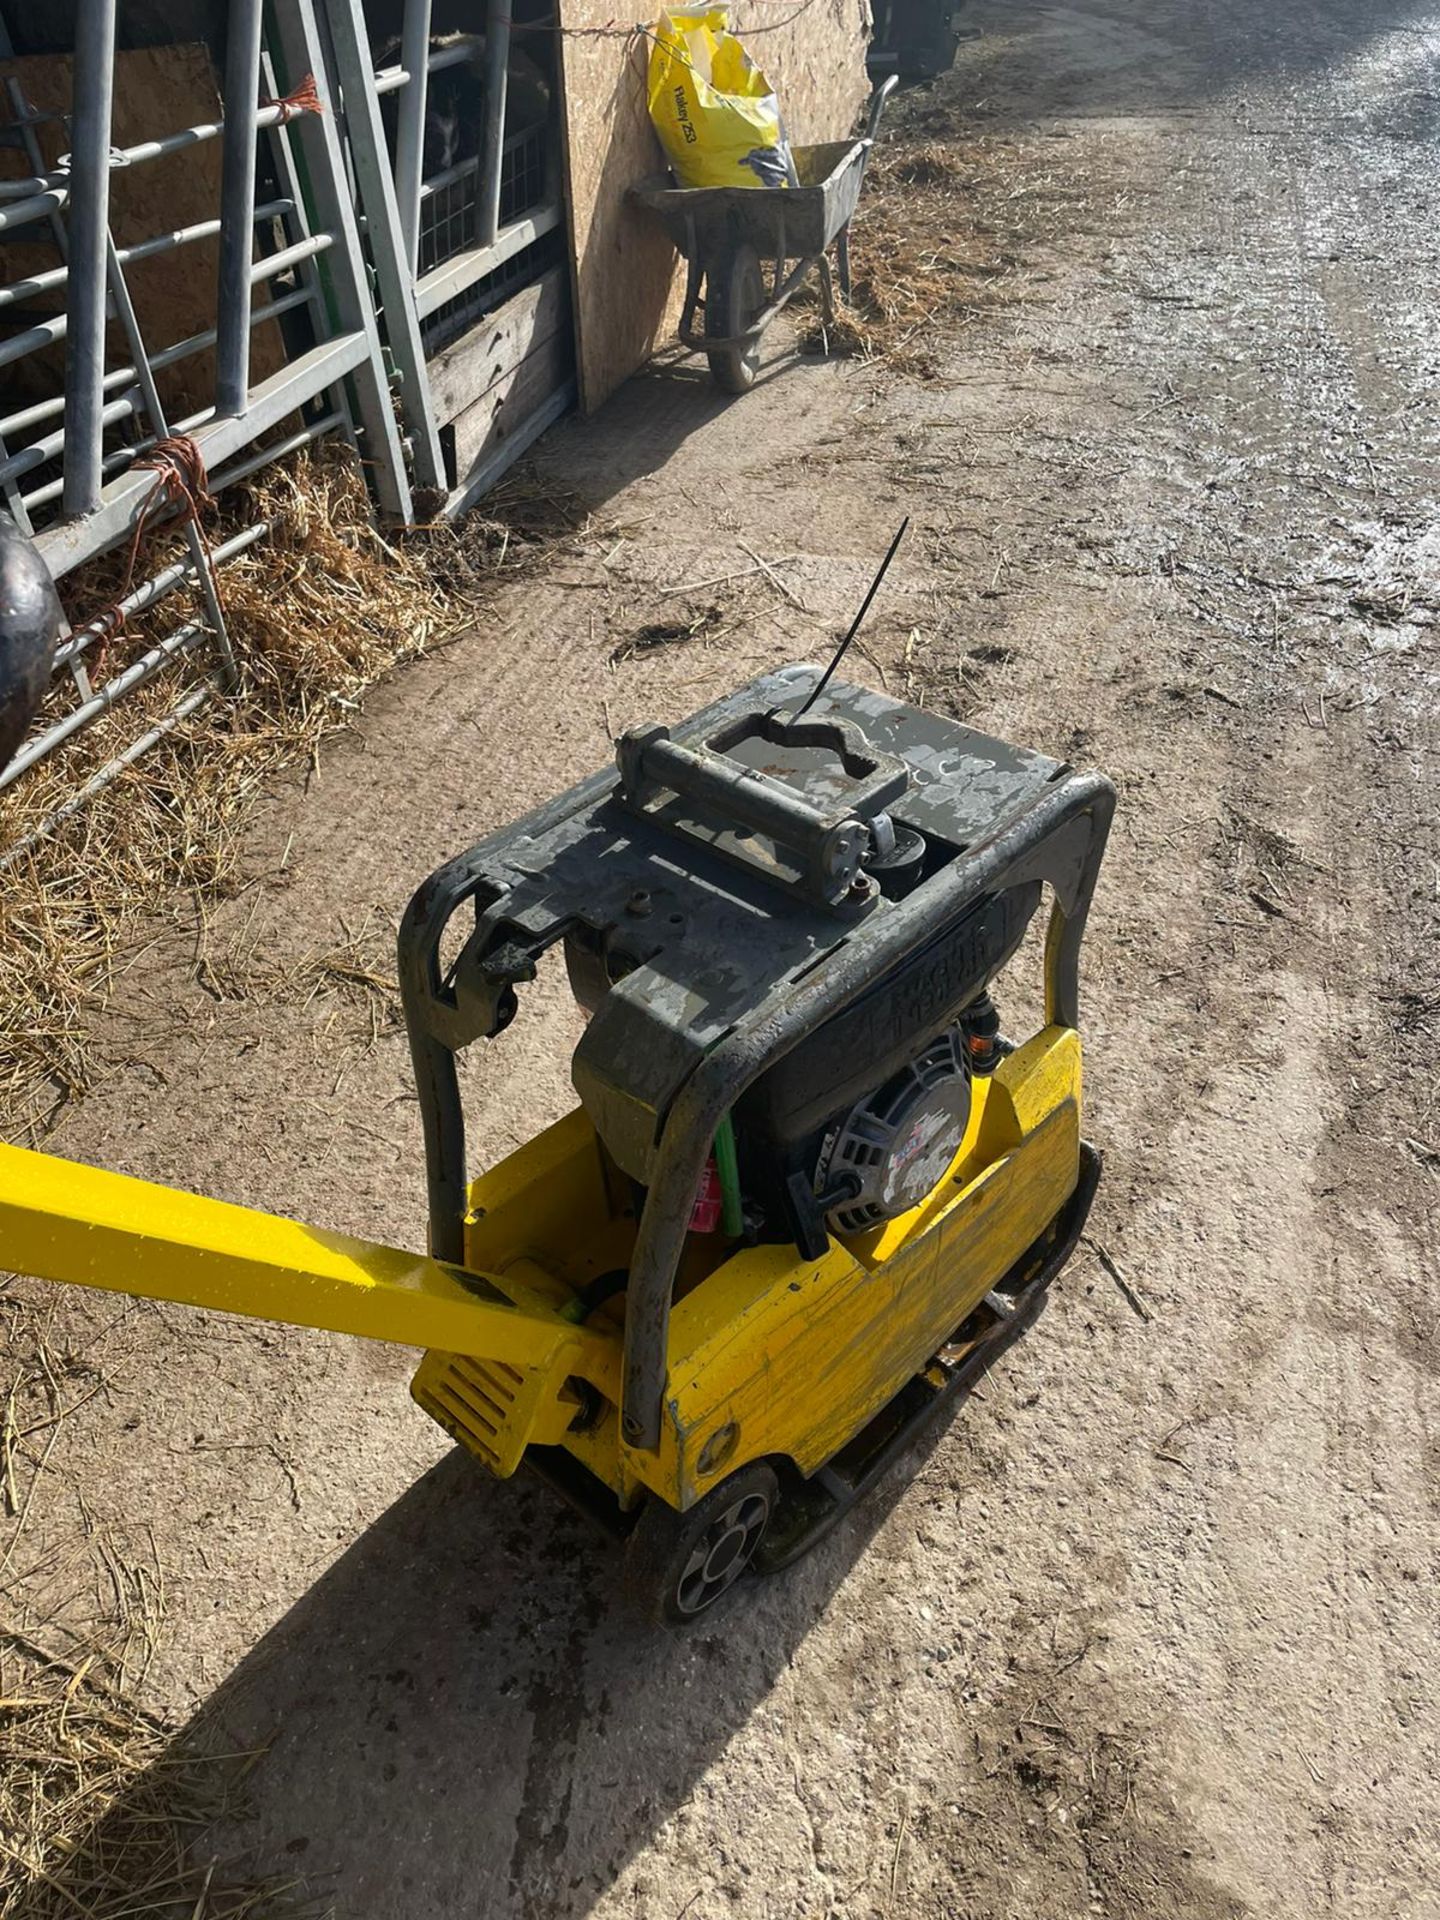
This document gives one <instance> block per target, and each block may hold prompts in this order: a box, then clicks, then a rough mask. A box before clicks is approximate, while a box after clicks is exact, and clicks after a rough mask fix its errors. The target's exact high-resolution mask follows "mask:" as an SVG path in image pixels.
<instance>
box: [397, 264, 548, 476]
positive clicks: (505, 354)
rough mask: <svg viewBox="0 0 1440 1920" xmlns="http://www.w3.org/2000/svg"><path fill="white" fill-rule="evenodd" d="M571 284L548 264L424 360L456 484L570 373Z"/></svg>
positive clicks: (496, 448) (542, 402) (489, 454)
mask: <svg viewBox="0 0 1440 1920" xmlns="http://www.w3.org/2000/svg"><path fill="white" fill-rule="evenodd" d="M569 320H570V284H569V275H568V274H567V273H566V271H565V269H564V267H563V266H560V267H552V268H551V269H550V271H549V272H548V273H546V274H543V275H542V276H541V278H540V279H538V280H537V281H535V282H534V283H533V285H531V286H528V287H525V288H523V289H522V290H521V291H520V292H519V293H517V294H515V295H514V296H513V297H512V298H511V299H509V300H507V301H506V302H505V304H504V306H502V307H497V308H496V310H495V312H494V313H492V314H489V315H487V317H486V318H485V319H484V320H482V321H481V322H480V324H479V325H478V326H476V327H472V328H471V330H470V331H469V332H468V333H466V334H463V335H462V336H461V338H460V339H458V340H457V341H455V343H454V344H453V345H452V346H449V347H446V348H445V350H444V352H443V353H438V354H437V355H436V356H435V358H434V359H433V360H432V361H431V362H430V394H431V398H432V400H433V401H434V404H435V417H436V419H437V420H439V421H440V422H441V434H442V438H443V439H445V440H446V441H447V442H448V450H449V452H450V456H451V464H452V467H453V469H454V471H453V473H452V475H451V479H452V482H453V483H454V484H455V485H457V486H463V485H464V483H465V481H466V479H467V478H468V477H469V475H470V473H471V472H472V471H473V469H474V468H475V467H477V466H478V465H479V464H480V462H481V461H482V460H488V459H489V458H490V456H491V455H492V454H493V453H495V452H496V451H497V450H498V449H499V448H500V447H501V446H502V445H503V444H504V442H505V441H506V440H508V439H509V438H510V436H511V435H512V434H513V433H514V432H515V430H516V429H517V428H518V427H523V426H524V425H525V423H526V421H527V420H528V419H529V417H530V416H531V414H533V413H534V412H535V410H536V409H537V408H538V407H541V406H543V405H544V403H545V402H546V400H548V399H549V398H550V396H551V394H553V393H554V392H555V390H556V388H557V387H560V386H563V385H564V383H565V381H566V380H568V378H569V377H570V326H569Z"/></svg>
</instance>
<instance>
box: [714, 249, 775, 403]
mask: <svg viewBox="0 0 1440 1920" xmlns="http://www.w3.org/2000/svg"><path fill="white" fill-rule="evenodd" d="M764 308H765V278H764V275H763V274H762V273H761V271H760V256H759V255H758V254H757V253H756V251H755V249H754V247H752V246H750V245H749V244H748V242H746V241H743V240H742V241H741V242H740V243H739V244H738V245H737V246H736V247H735V249H734V251H733V252H731V253H728V254H725V255H722V256H721V258H720V259H719V260H717V261H715V262H714V263H713V265H710V266H707V268H706V270H705V331H706V333H707V334H708V335H709V336H710V338H711V339H712V340H733V339H734V338H735V337H736V336H737V335H738V334H742V333H745V332H746V331H748V329H749V328H750V327H752V326H754V324H755V322H756V321H757V320H758V319H759V317H760V315H761V313H762V312H763V311H764ZM706 358H707V359H708V360H709V362H710V372H711V374H712V375H713V376H714V380H715V384H716V386H717V387H719V388H720V389H721V390H722V392H725V393H748V392H749V391H750V389H751V387H753V386H754V384H755V376H756V374H757V373H758V372H759V371H760V342H759V340H752V341H750V342H749V344H748V345H746V346H743V347H717V348H716V349H715V350H714V351H713V352H710V353H707V355H706Z"/></svg>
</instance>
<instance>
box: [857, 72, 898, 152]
mask: <svg viewBox="0 0 1440 1920" xmlns="http://www.w3.org/2000/svg"><path fill="white" fill-rule="evenodd" d="M899 84H900V76H899V74H898V73H892V74H889V75H888V76H887V77H886V78H885V79H884V80H882V81H881V82H880V84H879V86H878V87H876V89H875V91H874V92H873V93H872V94H871V96H870V113H869V116H868V118H867V119H866V122H865V138H866V140H867V141H868V140H873V139H874V138H875V135H876V133H877V132H878V131H879V128H880V116H881V114H882V113H883V112H884V111H885V102H886V101H887V100H888V99H889V98H890V96H891V94H892V93H894V91H895V89H896V88H897V87H898V86H899Z"/></svg>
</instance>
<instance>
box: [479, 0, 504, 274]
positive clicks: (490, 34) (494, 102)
mask: <svg viewBox="0 0 1440 1920" xmlns="http://www.w3.org/2000/svg"><path fill="white" fill-rule="evenodd" d="M510 6H511V0H489V6H488V8H487V12H486V34H485V87H484V98H485V106H484V113H485V118H484V122H483V124H482V129H481V144H480V204H479V207H478V209H477V213H476V220H475V239H476V244H477V245H478V246H481V247H493V246H494V244H495V236H496V235H497V234H498V233H499V231H500V159H501V153H502V150H503V148H504V144H505V100H506V94H507V91H508V83H509V75H510Z"/></svg>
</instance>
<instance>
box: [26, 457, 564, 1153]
mask: <svg viewBox="0 0 1440 1920" xmlns="http://www.w3.org/2000/svg"><path fill="white" fill-rule="evenodd" d="M487 510H488V511H487V515H486V517H481V516H479V515H472V516H471V517H470V518H469V519H468V520H467V521H465V522H464V523H463V524H462V525H460V526H458V527H451V526H448V525H435V526H430V527H421V528H416V529H413V530H410V531H408V532H407V533H406V534H405V535H403V536H402V537H400V538H397V539H391V538H386V537H385V536H383V535H382V534H380V533H379V532H377V531H376V529H375V527H374V526H373V525H372V524H371V520H370V512H369V504H368V500H367V498H366V493H365V487H364V481H363V478H362V476H361V474H360V470H359V467H358V465H357V463H356V462H355V460H354V458H353V456H352V455H351V454H350V453H349V451H348V449H345V448H343V447H340V446H335V447H329V448H325V449H322V450H321V451H320V452H319V453H318V454H316V455H307V456H302V457H300V458H299V459H298V460H296V461H295V462H293V463H291V464H288V465H285V466H282V467H276V468H271V469H269V470H267V472H266V473H265V474H264V475H263V477H262V478H261V480H260V481H259V482H258V483H257V484H255V485H254V486H252V487H251V488H250V489H249V490H248V496H247V497H246V498H244V499H243V500H240V501H238V502H236V503H234V504H233V505H232V506H231V507H230V508H229V510H228V513H227V524H226V525H222V526H220V527H218V528H214V529H212V530H211V538H212V540H213V541H214V542H215V543H216V544H219V542H220V541H221V540H222V539H223V538H224V537H225V535H226V533H227V531H230V530H233V529H232V527H231V525H230V524H228V523H230V522H233V527H236V528H238V527H242V526H245V525H251V524H253V523H254V521H255V520H256V518H263V519H265V520H266V521H268V522H269V523H270V528H271V531H270V535H269V537H268V538H267V539H265V540H263V541H261V542H260V543H259V544H257V545H255V546H253V547H251V548H249V549H248V550H247V551H246V552H244V553H241V554H237V555H235V556H234V557H233V558H231V559H230V560H229V561H227V562H226V563H225V565H224V566H223V568H222V569H221V596H222V603H223V607H224V611H225V616H226V622H227V625H228V627H229V630H230V635H231V640H232V643H233V646H234V649H235V653H236V657H237V659H238V662H239V666H240V684H239V686H238V687H237V688H236V689H234V690H233V691H227V692H226V693H224V694H217V695H215V696H214V697H213V698H211V700H210V701H209V703H208V705H206V706H204V707H202V708H201V710H200V711H199V712H198V713H196V714H195V715H194V716H192V717H191V718H190V719H189V720H187V721H186V722H185V724H184V725H183V727H181V728H179V729H177V730H176V731H175V732H174V733H173V734H170V735H169V736H167V737H166V738H164V739H163V740H161V741H160V742H159V743H158V744H157V745H155V746H154V747H152V748H151V749H150V751H149V752H148V753H146V754H145V756H144V757H143V758H142V759H140V760H138V761H137V762H136V763H135V764H134V765H133V766H132V767H130V768H129V769H127V770H126V771H125V772H124V773H122V774H121V775H120V777H119V778H118V779H117V780H116V781H115V782H114V783H113V784H112V785H110V786H108V787H107V788H105V789H104V791H103V792H101V793H99V794H97V795H96V796H95V798H94V799H93V800H91V801H90V802H89V804H88V805H87V806H86V807H85V808H84V809H83V810H82V811H80V812H79V813H77V814H75V815H74V816H73V817H72V818H71V819H69V820H68V821H66V822H64V823H63V825H62V826H61V827H60V829H59V830H58V831H57V832H55V833H54V834H52V835H50V836H49V837H47V838H45V839H44V840H41V841H39V842H38V843H37V844H36V846H35V847H34V849H33V851H31V852H29V853H26V854H24V855H22V857H21V858H20V859H19V860H17V861H15V862H14V863H12V864H11V865H10V866H9V867H8V868H7V869H6V870H5V872H4V873H3V875H0V1122H3V1126H0V1131H3V1133H4V1134H5V1136H6V1137H8V1138H16V1137H30V1138H37V1137H39V1136H41V1135H43V1133H44V1132H45V1131H46V1129H47V1126H48V1125H49V1123H50V1122H51V1121H52V1120H53V1118H54V1117H55V1115H56V1113H57V1112H58V1111H59V1109H60V1108H61V1107H62V1106H63V1105H64V1104H65V1103H66V1102H67V1101H68V1100H70V1099H72V1098H74V1097H76V1096H78V1095H79V1094H81V1093H83V1092H84V1091H85V1089H86V1088H87V1087H88V1086H89V1085H91V1084H92V1083H93V1081H94V1079H95V1077H96V1074H97V1073H98V1071H99V1069H98V1066H97V1063H96V1061H95V1058H94V1054H93V1049H92V1045H91V1040H90V1034H89V1025H90V1022H91V1020H92V1019H93V1017H94V1016H95V1015H96V1013H97V1012H98V1011H99V1010H100V1008H101V1007H103V1005H104V1004H105V1002H106V999H107V997H108V995H109V992H110V990H111V988H112V986H113V983H114V981H115V979H116V977H117V972H118V970H119V968H120V966H121V964H122V962H123V959H124V957H125V955H126V953H127V952H128V950H129V949H130V947H131V946H133V942H134V939H135V935H136V932H137V929H138V927H139V926H140V924H141V917H142V916H143V915H144V914H146V913H153V912H154V911H155V910H156V909H157V908H162V907H166V908H169V909H170V910H171V911H172V912H174V911H175V910H176V909H177V907H178V908H180V909H181V910H184V909H185V908H186V906H187V905H189V906H190V907H191V908H192V909H193V907H194V905H195V903H197V902H203V900H204V899H205V898H207V897H209V898H213V897H217V896H221V897H223V896H224V895H225V894H226V893H227V892H229V891H233V889H234V887H235V885H236V884H237V882H238V874H239V860H240V852H241V844H242V828H243V825H244V821H245V818H246V815H247V812H248V809H249V807H250V804H251V802H252V801H253V800H254V799H255V798H256V797H257V796H258V795H259V794H260V793H261V791H262V790H263V789H264V788H265V787H266V785H267V783H269V782H271V781H272V780H273V779H274V777H275V775H276V774H277V773H279V772H280V771H282V770H283V769H285V768H287V767H291V766H294V765H296V764H301V765H303V764H304V763H305V762H306V761H311V762H312V763H313V762H314V759H315V755H316V753H317V751H318V748H319V745H320V742H321V741H322V740H323V739H324V738H325V736H326V735H327V734H329V733H331V732H332V731H334V730H335V729H337V728H340V727H343V726H345V725H347V724H348V723H349V721H350V718H351V716H352V715H353V713H354V712H355V711H356V710H357V707H358V704H359V701H360V698H361V696H362V695H363V693H364V691H365V689H366V688H367V687H369V686H371V685H372V684H373V683H374V682H375V681H376V680H378V679H379V678H380V677H381V676H382V675H383V674H385V673H386V672H388V671H389V670H390V668H392V667H393V666H395V665H396V664H397V663H398V662H400V661H402V660H405V659H408V658H410V657H412V656H414V655H416V654H419V653H422V652H425V651H426V650H427V649H431V648H434V647H435V646H437V645H440V644H443V643H445V642H446V641H448V640H449V639H451V638H453V637H455V636H456V635H458V634H459V633H460V632H462V631H464V630H465V629H466V628H468V627H469V626H471V625H473V623H474V620H475V617H476V614H477V611H478V609H479V607H480V606H481V604H482V603H483V600H484V598H485V597H486V596H487V595H488V594H489V593H490V592H491V591H492V590H493V587H494V584H495V581H496V577H497V575H500V574H502V573H511V572H513V571H515V570H516V569H517V568H519V567H521V566H523V565H525V564H527V562H528V561H529V560H531V559H532V558H533V557H534V555H535V554H536V552H537V551H539V550H540V549H541V548H542V547H543V546H544V545H545V543H547V542H548V541H550V540H552V539H553V538H555V537H556V536H557V535H558V534H560V533H562V532H563V533H568V532H570V531H572V530H573V528H574V526H575V525H576V519H575V516H574V514H573V513H572V512H571V511H570V510H569V507H568V503H566V502H563V501H560V500H557V499H555V498H554V497H552V496H550V495H548V494H537V493H535V492H534V490H533V489H530V490H527V489H526V488H525V487H524V486H523V484H522V483H518V482H512V483H511V484H510V485H509V486H507V487H506V488H503V489H501V490H500V492H499V493H497V494H495V495H492V496H491V498H490V500H489V501H488V502H487ZM172 545H173V546H174V550H175V553H178V552H179V543H178V540H176V541H174V542H172ZM172 557H174V555H173V554H172V553H171V552H170V551H169V549H168V548H167V545H166V543H165V542H164V541H163V540H162V541H159V542H156V543H155V545H154V546H153V547H152V548H151V549H150V550H149V551H148V552H147V564H149V565H151V566H152V567H153V568H154V569H155V570H157V571H158V570H159V568H160V567H161V566H162V565H164V564H166V562H167V561H168V560H169V559H171V558H172ZM120 566H121V560H120V558H119V557H118V556H115V555H108V556H106V557H105V558H104V559H102V560H100V561H98V562H96V563H95V564H94V565H93V566H91V567H87V568H85V569H84V570H82V571H81V572H79V573H77V574H74V575H71V576H69V577H67V578H66V580H64V581H63V582H62V594H63V597H64V599H65V601H66V605H67V611H68V612H69V613H70V615H71V618H72V620H74V621H75V622H76V623H77V624H78V623H79V622H81V621H83V620H85V619H86V618H87V617H89V616H91V615H92V614H93V613H94V612H95V610H96V609H97V608H100V607H103V606H105V605H106V604H108V603H109V602H110V601H111V600H113V598H114V595H115V592H116V589H117V586H118V584H119V573H118V572H117V569H119V568H120ZM196 611H197V601H196V597H195V596H194V595H187V594H186V592H185V591H183V590H181V591H177V592H176V593H174V594H172V595H170V596H169V598H167V599H166V600H164V601H162V602H161V603H159V604H158V605H157V606H156V607H155V608H153V609H152V610H151V611H150V613H149V614H148V615H141V616H139V617H137V618H136V619H134V620H133V621H132V622H131V624H130V627H129V628H128V629H127V630H126V632H125V633H124V634H123V635H122V636H120V637H119V638H117V639H115V640H112V641H111V642H109V643H108V644H107V646H106V647H105V648H104V649H102V650H94V651H92V653H91V654H90V655H89V656H88V659H87V664H88V665H89V668H90V671H91V674H92V677H93V678H94V680H95V682H96V683H97V684H103V683H104V682H105V681H106V680H107V679H109V678H110V677H112V676H113V675H114V674H115V673H117V672H119V671H120V670H121V669H123V668H124V667H125V666H126V665H127V664H129V663H130V662H131V661H132V660H134V659H136V658H138V657H139V655H140V654H142V653H143V652H144V651H145V650H146V649H147V648H149V647H152V646H154V645H155V644H156V642H157V641H158V640H159V639H160V638H162V637H164V636H166V635H169V634H171V633H173V632H174V631H175V630H176V628H177V627H178V626H179V625H180V624H181V623H182V621H183V620H185V619H186V618H189V617H192V616H193V615H194V614H195V612H196ZM202 644H203V643H202ZM206 664H208V662H207V661H206V659H205V657H204V656H198V657H197V671H195V672H192V673H191V674H190V676H189V679H188V684H191V685H195V684H198V683H199V680H200V677H201V675H200V672H199V671H198V668H199V667H200V666H202V665H206ZM53 697H54V700H55V702H56V705H55V709H54V712H53V714H52V717H58V714H59V713H60V712H62V711H64V710H65V703H66V702H67V701H73V699H74V698H75V696H74V693H73V690H72V689H71V688H70V687H69V685H68V676H66V675H63V674H62V675H60V676H57V683H56V689H55V693H54V696H53ZM176 697H177V679H176V676H175V675H174V674H171V673H167V674H161V675H160V676H158V677H157V679H156V680H155V681H153V682H151V683H150V684H149V685H148V686H146V687H143V688H141V689H140V690H138V691H137V692H136V693H134V694H132V695H131V696H129V697H127V698H126V699H124V700H122V701H120V702H118V703H117V705H116V708H115V710H114V712H113V713H111V714H109V715H106V716H105V717H104V718H102V719H100V720H99V721H97V722H96V723H95V724H94V725H92V726H91V727H89V728H87V729H86V730H85V731H84V732H82V733H80V734H77V735H76V736H75V737H74V738H73V739H72V740H70V741H69V742H67V743H66V745H65V746H64V747H63V748H61V749H60V750H59V751H58V752H56V753H54V754H52V755H51V756H50V757H49V758H48V759H47V760H46V761H44V762H42V763H41V765H40V766H38V767H37V768H35V769H34V770H33V771H32V772H31V773H29V774H27V775H26V776H25V777H24V778H22V779H21V780H19V781H18V782H17V783H16V785H15V786H14V787H13V788H11V789H10V790H9V791H8V792H6V793H5V794H4V795H0V848H7V847H13V846H15V845H16V844H17V843H18V842H20V841H23V840H24V839H25V838H26V836H27V835H28V834H30V833H31V832H33V831H34V830H35V828H36V827H37V826H38V824H39V823H40V822H42V821H43V820H45V819H46V818H47V817H48V816H49V815H51V814H52V813H53V812H54V810H55V809H56V808H57V807H58V806H60V805H61V804H63V803H64V802H65V801H66V800H67V799H68V798H70V796H71V795H73V793H74V792H75V791H76V789H77V788H78V787H79V786H80V785H81V784H82V783H83V782H84V781H85V780H86V779H88V778H89V777H90V776H91V775H92V774H94V773H95V772H96V771H97V770H98V769H99V768H101V767H103V766H104V765H105V764H106V763H107V762H109V761H110V760H112V759H113V758H114V757H115V756H116V755H117V754H118V753H120V752H121V751H122V750H123V749H124V748H125V747H126V746H128V745H129V743H130V742H131V741H133V740H134V739H135V738H136V737H137V736H138V735H139V734H140V733H142V732H143V731H144V730H145V728H146V726H147V724H152V725H153V724H155V723H157V722H158V721H159V720H161V719H162V717H164V716H165V715H166V714H167V713H168V712H169V711H170V709H171V707H172V706H173V704H174V702H175V700H176ZM202 911H203V909H202Z"/></svg>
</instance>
